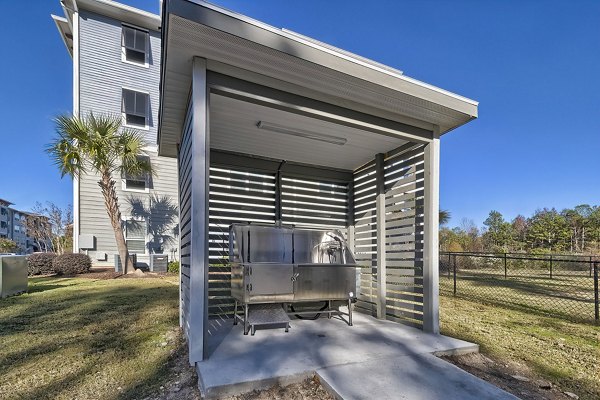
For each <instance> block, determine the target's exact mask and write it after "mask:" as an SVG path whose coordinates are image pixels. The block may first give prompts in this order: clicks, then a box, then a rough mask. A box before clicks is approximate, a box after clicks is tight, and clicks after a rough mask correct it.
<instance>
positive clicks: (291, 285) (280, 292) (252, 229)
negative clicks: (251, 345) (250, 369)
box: [229, 224, 356, 335]
mask: <svg viewBox="0 0 600 400" xmlns="http://www.w3.org/2000/svg"><path fill="white" fill-rule="evenodd" d="M229 261H230V263H231V293H232V296H233V297H234V299H235V318H234V324H237V323H238V320H241V321H242V322H243V324H244V334H245V335H247V334H248V332H249V331H251V332H252V334H253V335H254V333H255V330H256V326H259V325H282V326H284V327H285V330H286V332H287V330H288V328H289V322H290V319H289V315H296V316H297V317H298V318H306V316H307V315H313V316H314V318H318V316H319V315H320V314H326V315H327V316H328V318H331V317H332V315H346V316H347V317H348V321H347V322H348V325H352V303H353V301H354V300H355V291H356V261H355V260H354V257H353V255H352V253H351V251H350V250H349V249H348V246H347V244H346V240H345V238H344V236H343V235H342V233H341V232H340V231H338V230H315V229H302V228H294V227H285V226H270V225H269V226H267V225H254V224H233V225H231V227H230V232H229ZM238 305H241V306H242V307H243V316H241V315H238V312H237V311H238ZM315 305H316V306H315ZM342 305H347V306H348V312H347V313H346V312H343V311H340V310H339V307H340V306H342ZM298 309H300V310H298ZM290 310H291V311H290Z"/></svg>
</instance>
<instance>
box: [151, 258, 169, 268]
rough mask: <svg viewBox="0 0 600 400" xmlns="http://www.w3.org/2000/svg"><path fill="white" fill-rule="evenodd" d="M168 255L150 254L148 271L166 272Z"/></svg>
mask: <svg viewBox="0 0 600 400" xmlns="http://www.w3.org/2000/svg"><path fill="white" fill-rule="evenodd" d="M168 265H169V256H168V255H166V254H150V271H152V272H167V266H168Z"/></svg>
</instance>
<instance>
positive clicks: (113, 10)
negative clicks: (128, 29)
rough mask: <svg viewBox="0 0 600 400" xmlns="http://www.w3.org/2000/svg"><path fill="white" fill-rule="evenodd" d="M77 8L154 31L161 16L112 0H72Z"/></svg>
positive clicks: (159, 24)
mask: <svg viewBox="0 0 600 400" xmlns="http://www.w3.org/2000/svg"><path fill="white" fill-rule="evenodd" d="M74 3H75V4H76V6H77V8H78V10H86V11H91V12H94V13H97V14H100V15H104V16H106V17H110V18H114V19H117V20H119V21H122V22H129V23H131V24H133V25H138V26H141V27H144V28H148V29H152V30H155V31H158V30H160V26H161V17H160V15H158V14H154V13H151V12H148V11H144V10H140V9H139V8H135V7H131V6H128V5H126V4H122V3H119V2H117V1H112V0H74Z"/></svg>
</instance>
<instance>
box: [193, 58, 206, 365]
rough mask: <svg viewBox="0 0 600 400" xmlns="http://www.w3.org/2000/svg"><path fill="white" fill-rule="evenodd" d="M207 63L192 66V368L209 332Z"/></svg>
mask: <svg viewBox="0 0 600 400" xmlns="http://www.w3.org/2000/svg"><path fill="white" fill-rule="evenodd" d="M208 90H209V89H208V85H207V82H206V60H205V59H203V58H199V57H195V58H194V60H193V67H192V95H191V99H190V101H191V102H192V107H191V108H190V111H191V112H192V142H191V146H192V147H191V150H192V157H191V169H192V170H191V180H192V181H191V211H190V212H191V221H190V224H191V232H190V235H191V242H190V243H191V244H190V246H191V248H190V288H189V291H190V295H189V297H190V300H189V302H190V304H189V334H188V346H189V361H190V365H194V364H195V363H196V362H199V361H202V360H204V358H205V356H206V351H205V350H206V342H207V330H208V194H209V176H210V132H209V121H208V118H209V111H208V109H209V104H208V100H209V96H208Z"/></svg>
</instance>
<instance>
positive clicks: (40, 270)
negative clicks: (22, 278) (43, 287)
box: [27, 253, 56, 276]
mask: <svg viewBox="0 0 600 400" xmlns="http://www.w3.org/2000/svg"><path fill="white" fill-rule="evenodd" d="M55 258H56V254H55V253H34V254H32V255H30V256H29V257H27V274H28V275H29V276H32V275H45V274H53V273H54V268H53V267H52V262H53V261H54V259H55Z"/></svg>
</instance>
